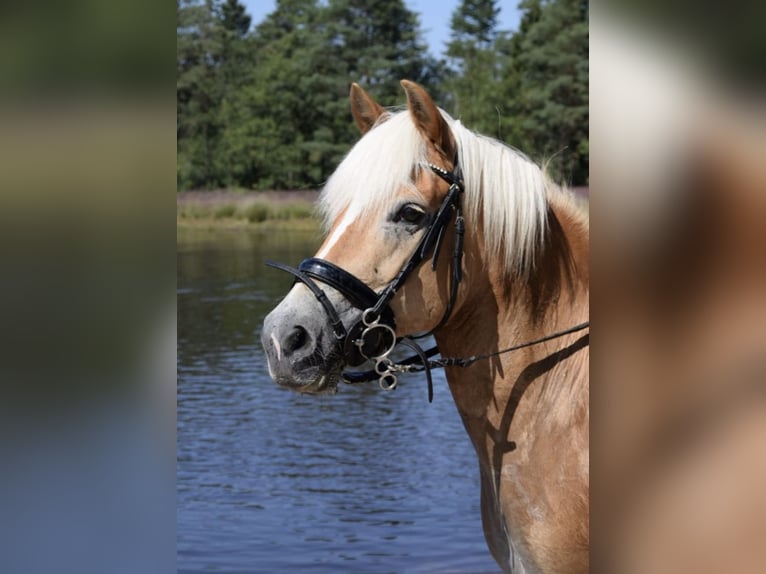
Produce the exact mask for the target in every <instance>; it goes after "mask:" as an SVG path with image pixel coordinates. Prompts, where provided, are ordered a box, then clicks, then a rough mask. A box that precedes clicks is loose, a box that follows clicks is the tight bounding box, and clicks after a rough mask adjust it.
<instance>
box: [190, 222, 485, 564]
mask: <svg viewBox="0 0 766 574" xmlns="http://www.w3.org/2000/svg"><path fill="white" fill-rule="evenodd" d="M317 245H318V238H317V236H316V234H315V233H310V232H301V233H297V232H268V233H263V232H262V233H257V232H250V231H216V232H200V231H194V232H192V231H186V232H184V231H183V230H181V231H180V232H179V237H178V466H177V507H178V514H177V560H178V562H177V570H178V572H180V573H192V572H227V573H235V572H236V573H261V572H262V573H270V574H273V573H282V572H301V573H303V572H309V573H311V572H315V573H346V572H347V573H381V574H382V573H397V574H398V573H413V574H415V573H422V574H434V573H453V574H469V573H470V574H476V573H485V572H493V573H496V572H498V568H497V566H496V564H495V562H494V561H493V560H492V558H491V556H490V555H489V552H488V550H487V548H486V545H485V542H484V537H483V534H482V528H481V518H480V510H479V477H478V468H477V463H476V459H475V455H474V452H473V448H472V446H471V444H470V442H469V440H468V437H467V435H466V434H465V431H464V430H463V427H462V424H461V422H460V419H459V416H458V414H457V412H456V410H455V407H454V404H453V402H452V398H451V396H450V394H449V390H448V388H447V385H446V382H445V381H444V378H443V375H442V374H441V373H435V377H434V386H435V397H434V402H433V403H431V404H429V403H428V401H427V397H426V386H425V380H424V379H423V378H422V377H421V376H417V375H410V376H408V377H406V378H402V379H400V384H399V388H397V389H396V390H395V391H393V392H384V391H381V390H380V389H379V388H378V387H377V385H376V384H370V385H356V386H348V385H343V384H341V388H340V392H339V393H338V394H337V395H335V396H322V397H312V396H303V395H299V394H296V393H293V392H291V391H289V390H286V389H283V388H280V387H278V386H277V385H276V384H274V383H273V382H272V381H271V379H270V378H269V375H268V371H267V367H266V361H265V357H264V354H263V351H262V349H261V346H260V328H261V323H262V320H263V318H264V316H265V315H266V314H267V313H268V312H269V311H270V310H271V309H272V308H273V306H274V305H275V304H276V302H277V301H279V299H280V298H281V297H282V296H284V294H285V293H286V292H287V290H288V288H289V286H290V284H291V278H290V276H288V275H287V274H286V273H283V272H279V271H277V270H275V269H271V268H267V267H265V266H264V265H263V262H264V260H265V259H275V260H278V261H283V262H287V263H291V264H293V265H295V264H297V263H298V262H299V261H300V260H301V259H302V258H304V257H306V256H309V255H311V254H313V253H314V252H315V251H316V248H317Z"/></svg>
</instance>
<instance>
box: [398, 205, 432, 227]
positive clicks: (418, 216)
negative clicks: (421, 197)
mask: <svg viewBox="0 0 766 574" xmlns="http://www.w3.org/2000/svg"><path fill="white" fill-rule="evenodd" d="M425 217H426V213H425V211H423V210H422V209H421V208H419V207H418V206H416V205H413V204H411V203H408V204H407V205H403V206H402V208H401V209H400V210H399V211H398V212H397V213H396V215H395V216H394V221H404V222H405V223H411V224H420V223H422V222H423V221H424V220H425Z"/></svg>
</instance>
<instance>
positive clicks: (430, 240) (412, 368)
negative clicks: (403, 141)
mask: <svg viewBox="0 0 766 574" xmlns="http://www.w3.org/2000/svg"><path fill="white" fill-rule="evenodd" d="M427 165H428V167H429V168H430V169H431V171H433V172H434V173H435V174H436V175H438V176H439V177H441V178H442V179H443V180H444V181H446V182H447V183H449V184H450V187H449V190H448V191H447V195H446V196H445V198H444V200H443V201H442V204H441V206H440V207H439V210H438V211H437V212H436V215H435V216H434V218H433V220H432V221H431V223H430V225H429V226H428V229H427V230H426V233H425V234H424V236H423V238H422V239H421V240H420V243H418V246H417V247H416V248H415V251H414V252H413V253H412V255H411V256H410V258H409V259H408V260H407V262H406V263H405V264H404V265H403V266H402V268H401V269H400V270H399V273H397V275H396V277H394V279H393V280H392V281H391V282H390V283H389V284H388V285H387V286H386V287H385V288H384V289H383V291H381V293H380V294H378V293H376V292H375V291H373V290H372V289H370V288H369V287H368V286H367V285H366V284H365V283H364V282H363V281H361V280H360V279H359V278H357V277H356V276H354V275H352V274H351V273H349V272H348V271H346V270H345V269H342V268H340V267H338V266H337V265H335V264H333V263H330V262H329V261H325V260H324V259H318V258H314V257H312V258H309V259H305V260H303V261H302V262H301V263H300V264H299V265H298V267H297V268H294V267H290V266H289V265H285V264H283V263H276V262H273V261H266V265H268V266H270V267H274V268H276V269H280V270H282V271H285V272H287V273H290V274H291V275H293V277H295V280H296V281H300V282H301V283H303V284H304V285H306V287H308V289H309V290H310V291H311V292H312V293H313V294H314V296H315V297H316V299H317V300H318V301H319V303H320V304H321V305H322V308H323V309H324V311H325V313H326V314H327V317H328V319H329V320H330V324H331V325H332V329H333V334H334V336H335V344H336V350H337V352H338V354H339V355H341V356H342V357H343V358H344V360H345V362H346V364H348V365H350V366H352V367H356V366H359V365H362V364H363V363H365V362H366V361H373V362H374V363H375V365H374V368H373V369H371V370H368V371H359V372H353V371H352V372H345V373H343V374H342V375H341V377H342V379H343V382H345V383H347V384H357V383H366V382H370V381H374V380H376V379H377V380H378V383H379V385H380V388H381V389H383V390H387V391H390V390H393V389H395V388H396V386H397V384H398V377H397V374H398V373H410V372H425V374H426V380H427V382H428V402H429V403H430V402H431V401H433V394H434V391H433V380H432V377H431V369H436V368H444V367H468V366H469V365H472V364H473V363H475V362H477V361H481V360H484V359H489V358H492V357H496V356H498V355H502V354H505V353H510V352H512V351H516V350H519V349H523V348H525V347H530V346H532V345H537V344H539V343H543V342H545V341H549V340H551V339H556V338H559V337H563V336H564V335H568V334H570V333H575V332H577V331H582V330H583V329H587V328H588V327H589V326H590V322H585V323H580V324H579V325H575V326H574V327H570V328H569V329H565V330H563V331H558V332H556V333H553V334H551V335H547V336H545V337H541V338H539V339H534V340H532V341H527V342H526V343H522V344H519V345H514V346H513V347H509V348H507V349H503V350H500V351H495V352H493V353H487V354H485V355H474V356H471V357H462V358H458V357H453V358H449V357H447V358H444V357H443V358H441V359H437V360H429V359H430V357H433V356H434V355H436V354H438V353H439V350H438V347H436V346H434V347H432V348H430V349H428V350H423V349H422V348H421V347H420V345H418V344H417V343H416V342H415V339H422V338H424V337H427V336H429V335H431V334H433V333H434V332H435V331H437V330H438V329H440V328H441V327H442V326H443V325H444V324H445V323H446V322H447V320H448V319H449V317H450V315H451V314H452V310H453V309H454V306H455V301H456V299H457V291H458V287H459V285H460V282H461V281H462V278H463V265H462V261H463V236H464V235H465V220H464V219H463V210H462V203H461V199H462V194H463V192H464V191H465V188H464V185H463V181H462V174H461V170H460V166H459V164H458V161H457V158H456V159H455V167H454V169H453V171H452V172H451V173H450V172H448V171H446V170H445V169H442V168H440V167H438V166H436V165H433V164H430V163H429V164H427ZM453 213H454V214H455V246H454V250H453V254H452V281H451V282H450V296H449V301H448V303H447V307H446V309H445V311H444V315H442V318H441V320H440V321H439V323H438V324H437V325H436V326H435V327H434V328H433V329H431V330H430V331H428V332H426V333H422V334H419V335H413V336H407V337H401V338H397V336H396V330H395V329H396V322H395V318H394V314H393V311H392V310H391V308H390V307H389V303H390V301H391V299H392V298H393V297H394V295H395V294H396V292H397V291H398V290H399V289H400V288H401V286H402V285H403V284H404V282H405V281H406V280H407V277H408V276H409V275H410V273H412V271H413V270H415V269H416V268H417V267H418V265H420V263H422V262H423V260H424V259H426V258H427V257H429V255H430V256H431V270H432V271H436V264H437V260H438V258H439V253H440V250H441V245H442V241H443V239H444V235H445V234H444V232H445V230H446V228H447V225H448V223H449V222H450V221H451V220H452V214H453ZM432 251H433V253H432V254H431V252H432ZM316 281H321V282H322V283H326V284H327V285H329V286H330V287H332V288H333V289H335V290H337V291H339V292H340V293H341V294H343V295H344V297H345V298H346V300H347V301H348V302H349V303H350V304H351V305H353V306H354V307H356V308H357V309H360V310H361V311H362V316H361V319H360V320H359V321H357V323H356V324H354V325H353V326H352V327H351V328H350V329H348V330H347V329H346V328H345V327H344V325H343V322H342V321H341V319H340V315H339V314H338V312H337V310H336V309H335V307H334V306H333V304H332V303H331V302H330V300H329V298H328V297H327V295H326V294H325V292H324V291H323V290H322V289H321V287H319V286H318V285H317V284H316ZM398 345H404V346H406V347H409V348H410V349H412V350H413V351H414V352H415V354H414V355H412V356H411V357H408V358H406V359H404V360H402V361H400V362H398V363H394V362H393V361H392V360H391V359H390V358H389V355H390V354H391V353H392V352H393V350H394V348H395V347H396V346H398Z"/></svg>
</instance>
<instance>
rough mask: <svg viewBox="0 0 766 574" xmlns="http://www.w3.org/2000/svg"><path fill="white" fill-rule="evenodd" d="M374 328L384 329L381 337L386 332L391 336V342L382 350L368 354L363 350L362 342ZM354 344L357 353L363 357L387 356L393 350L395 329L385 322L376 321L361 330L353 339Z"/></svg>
mask: <svg viewBox="0 0 766 574" xmlns="http://www.w3.org/2000/svg"><path fill="white" fill-rule="evenodd" d="M375 329H382V330H383V331H384V333H383V337H385V335H386V334H388V335H390V337H391V343H390V344H389V346H388V348H387V349H385V350H384V351H383V352H377V351H376V353H375V354H374V355H372V356H369V355H367V353H365V352H364V344H365V341H366V340H367V338H366V337H367V336H368V335H369V334H370V333H372V332H373V331H374V330H375ZM354 344H355V345H356V346H357V347H358V348H359V353H360V354H361V355H362V356H363V357H364V358H365V359H369V360H375V359H385V358H386V357H388V356H389V355H390V354H391V352H392V351H393V350H394V347H396V331H394V330H393V329H392V328H391V327H390V326H389V325H386V324H385V323H376V324H374V325H371V326H370V327H367V328H366V329H365V330H364V331H362V335H361V336H360V337H359V339H357V340H356V341H354Z"/></svg>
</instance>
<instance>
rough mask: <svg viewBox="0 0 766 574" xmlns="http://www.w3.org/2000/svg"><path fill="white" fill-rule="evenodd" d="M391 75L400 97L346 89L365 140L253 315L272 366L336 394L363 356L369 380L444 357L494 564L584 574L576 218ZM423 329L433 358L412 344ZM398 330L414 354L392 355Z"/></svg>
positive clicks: (583, 370) (277, 373) (582, 362)
mask: <svg viewBox="0 0 766 574" xmlns="http://www.w3.org/2000/svg"><path fill="white" fill-rule="evenodd" d="M401 85H402V87H403V89H404V92H405V94H406V98H407V107H406V109H386V108H384V107H382V106H380V105H379V104H378V103H377V102H375V101H374V99H373V98H372V97H371V96H370V95H369V94H368V93H367V92H365V91H364V90H363V89H362V88H361V87H360V86H359V85H357V84H353V85H352V86H351V91H350V100H351V112H352V115H353V118H354V120H355V122H356V124H357V126H358V127H359V129H360V132H361V134H362V137H361V138H360V140H359V141H358V142H357V143H356V144H355V145H354V146H353V147H352V148H351V150H350V151H349V153H348V154H347V155H346V157H345V158H344V159H343V161H342V162H341V163H340V165H339V166H338V168H337V169H336V171H335V172H334V173H333V174H332V176H331V177H330V178H329V179H328V181H327V183H326V185H325V187H324V189H323V191H322V193H321V195H320V199H319V209H320V211H321V213H322V215H323V216H324V220H325V224H326V228H327V235H326V238H325V240H324V242H323V243H322V245H321V247H320V248H319V251H318V252H317V254H316V256H315V257H313V258H310V259H308V260H306V261H304V262H302V263H301V264H300V265H299V267H298V268H297V269H296V268H292V267H289V266H287V265H281V264H274V265H275V266H276V267H279V268H280V269H284V270H285V271H288V272H290V273H291V274H292V275H293V276H294V277H295V278H296V281H295V284H294V285H293V287H292V288H291V290H290V291H289V292H288V294H287V295H286V296H285V298H284V299H283V300H282V301H281V302H280V303H279V304H278V305H277V307H275V308H274V310H273V311H272V312H271V313H270V314H269V315H268V316H267V317H266V318H265V320H264V324H263V330H262V335H261V338H262V343H263V346H264V350H265V353H266V356H267V359H268V368H269V373H270V375H271V377H272V378H273V379H274V380H275V381H276V382H277V383H278V384H281V385H283V386H287V387H289V388H291V389H293V390H297V391H298V392H303V393H334V392H336V391H337V388H338V383H339V382H340V381H341V380H344V381H346V382H358V380H355V379H354V377H355V376H356V377H357V379H359V373H358V372H357V373H354V372H352V373H350V374H349V373H344V369H346V367H347V366H359V365H360V364H374V369H373V370H372V371H369V372H368V373H372V377H373V378H374V377H378V378H379V381H380V384H381V386H382V387H383V388H393V387H395V386H396V383H397V376H398V375H399V374H400V373H401V372H404V371H408V370H425V371H426V375H427V376H428V378H429V383H430V369H431V368H436V367H444V368H445V374H446V379H447V383H448V386H449V389H450V392H451V394H452V397H453V400H454V402H455V405H456V407H457V410H458V412H459V414H460V417H461V419H462V422H463V425H464V427H465V430H466V431H467V433H468V435H469V437H470V439H471V441H472V443H473V446H474V448H475V451H476V455H477V458H478V463H479V473H480V477H481V515H482V526H483V531H484V536H485V539H486V542H487V545H488V547H489V550H490V552H491V554H492V556H493V557H494V559H495V560H496V561H497V563H498V565H499V566H500V567H501V569H502V570H503V571H504V572H526V573H532V572H545V573H558V572H561V573H567V574H572V573H578V572H587V571H588V568H589V554H590V552H589V490H588V489H589V401H588V393H589V377H588V374H589V370H588V364H589V323H588V317H589V271H588V252H589V225H588V217H587V214H586V213H584V212H583V210H582V208H581V207H580V206H578V204H577V202H576V199H575V198H574V197H573V196H572V194H571V193H570V192H568V191H567V190H565V189H562V188H560V187H559V186H557V185H555V184H554V183H553V182H552V181H551V180H550V179H549V178H548V177H547V176H546V175H545V173H544V171H543V170H541V169H540V167H538V166H537V165H536V164H535V163H533V162H532V161H531V160H530V159H528V158H527V157H526V156H525V155H524V154H522V153H521V152H519V151H517V150H515V149H513V148H511V147H509V146H506V145H505V144H503V143H501V142H499V141H497V140H494V139H492V138H489V137H486V136H482V135H479V134H477V133H474V132H472V131H470V130H469V129H467V128H465V127H464V126H463V125H462V124H461V122H460V121H459V120H455V119H453V118H452V117H451V116H450V115H449V114H447V113H446V112H445V111H443V110H442V109H440V108H439V107H437V106H436V104H435V103H434V101H433V100H432V98H431V96H430V95H429V94H428V93H427V92H426V90H425V89H423V88H422V87H421V86H419V85H418V84H416V83H414V82H410V81H408V80H402V82H401ZM446 246H451V247H452V248H451V249H450V248H449V247H446ZM443 247H445V248H443ZM425 333H429V334H433V337H434V339H435V341H436V343H437V346H438V352H439V353H440V354H441V357H442V359H441V360H430V357H431V356H433V355H434V353H433V352H432V351H428V352H426V351H423V350H422V349H421V348H420V346H419V345H418V344H417V343H416V339H415V335H414V334H421V335H422V334H425ZM399 343H405V344H407V345H408V346H409V347H411V348H413V349H414V350H415V351H416V354H415V355H414V356H413V358H411V359H412V360H407V361H402V362H401V363H399V364H397V363H394V361H393V360H392V358H391V356H390V353H391V351H392V349H393V347H395V346H396V345H397V344H399ZM365 361H367V363H365ZM363 374H364V373H363ZM369 378H370V377H366V378H365V377H361V379H362V380H368V379H369Z"/></svg>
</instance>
